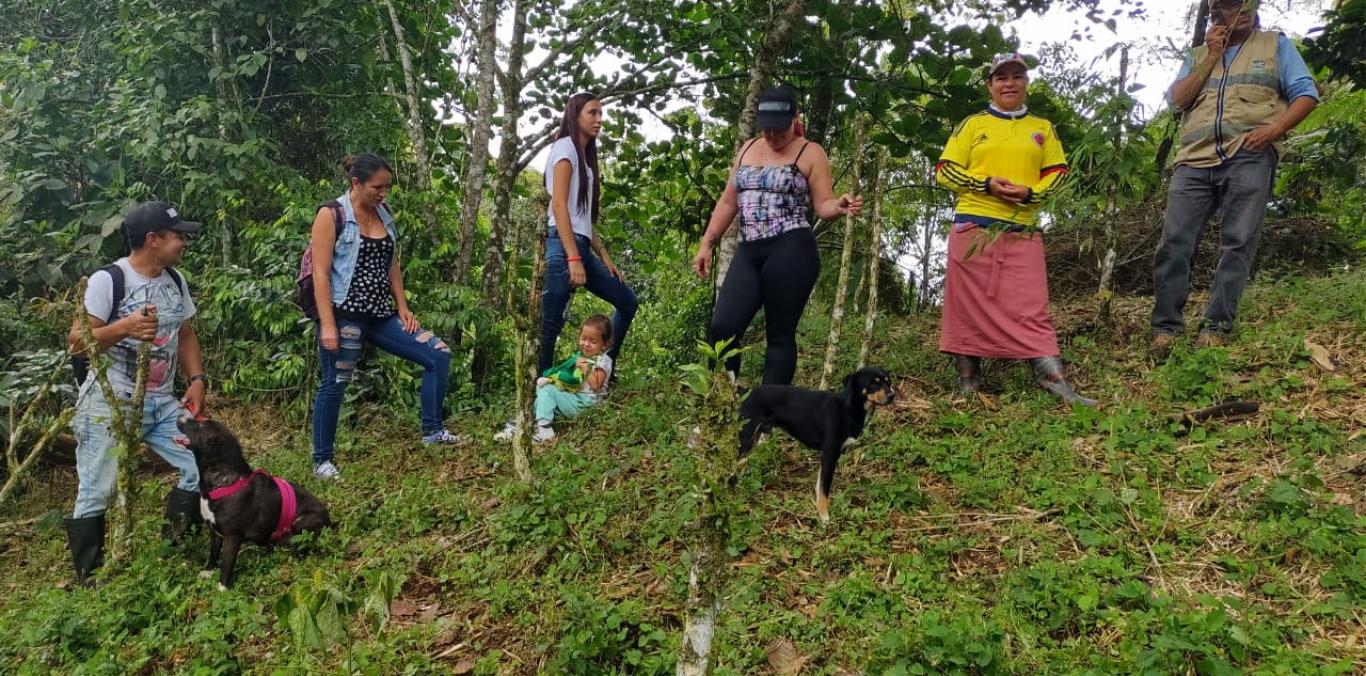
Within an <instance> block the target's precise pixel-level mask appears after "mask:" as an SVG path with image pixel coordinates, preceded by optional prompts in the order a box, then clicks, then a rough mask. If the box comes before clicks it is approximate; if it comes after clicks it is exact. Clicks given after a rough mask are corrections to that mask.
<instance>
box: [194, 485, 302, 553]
mask: <svg viewBox="0 0 1366 676" xmlns="http://www.w3.org/2000/svg"><path fill="white" fill-rule="evenodd" d="M257 475H260V476H263V477H266V478H267V479H270V480H271V481H274V482H275V485H276V487H278V488H279V489H280V521H279V523H277V524H276V525H275V532H273V533H271V534H270V541H271V542H279V541H281V540H283V539H285V538H286V537H289V534H290V533H292V532H293V531H294V516H295V514H296V513H297V512H298V509H299V500H298V498H297V497H296V496H295V495H294V487H293V486H291V485H290V484H289V482H288V481H285V480H284V479H281V478H280V477H278V476H271V475H269V474H267V473H266V472H265V470H260V469H258V470H256V471H254V472H252V473H251V474H248V475H246V476H244V477H242V478H241V479H238V480H237V481H234V482H232V483H230V484H228V485H226V486H220V487H218V488H215V489H213V490H211V491H209V500H210V501H214V500H222V499H223V498H226V497H228V496H229V495H233V494H234V493H237V492H238V491H240V490H242V489H243V488H246V487H247V484H248V483H250V482H251V479H252V477H255V476H257Z"/></svg>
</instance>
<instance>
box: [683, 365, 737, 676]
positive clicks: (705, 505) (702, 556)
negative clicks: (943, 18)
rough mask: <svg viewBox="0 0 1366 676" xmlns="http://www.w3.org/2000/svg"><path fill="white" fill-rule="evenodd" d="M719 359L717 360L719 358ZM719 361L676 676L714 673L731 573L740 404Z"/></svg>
mask: <svg viewBox="0 0 1366 676" xmlns="http://www.w3.org/2000/svg"><path fill="white" fill-rule="evenodd" d="M717 356H719V355H717ZM722 361H723V360H721V359H716V360H715V362H716V364H717V366H716V369H715V370H714V371H713V372H712V374H711V379H710V381H709V382H708V389H707V392H706V393H705V394H704V396H703V400H702V402H701V406H700V407H699V408H700V413H701V416H700V418H701V420H700V421H699V424H698V428H699V434H698V446H699V448H700V449H701V457H700V458H699V460H700V462H699V463H698V476H697V480H696V485H695V486H694V491H695V492H696V493H697V494H698V495H699V496H701V497H700V500H699V503H700V504H698V506H697V516H696V517H695V519H694V521H693V523H692V525H691V527H690V528H689V529H688V530H687V534H686V537H687V538H688V540H689V541H690V542H689V544H688V556H689V560H690V565H689V567H688V606H687V616H686V617H685V619H684V624H683V640H682V642H681V643H680V645H679V649H678V664H677V667H676V669H675V673H676V674H678V675H679V676H703V675H704V674H707V673H708V672H709V671H710V667H711V648H712V643H713V641H714V640H715V638H716V627H717V624H718V617H719V616H720V614H721V597H722V591H723V590H724V589H725V585H726V577H727V571H728V570H729V568H730V566H729V565H727V560H726V559H727V557H726V538H727V537H728V534H729V533H730V522H729V518H730V517H729V515H730V513H731V507H730V503H731V502H732V497H731V493H732V491H733V488H732V487H733V486H734V484H735V482H734V477H735V466H736V461H737V459H738V458H737V452H736V451H737V448H736V444H735V439H736V438H737V437H738V435H739V413H738V412H739V408H740V406H739V401H738V399H737V398H736V393H735V383H734V382H733V381H732V380H731V379H730V377H729V376H728V375H727V374H726V372H725V367H724V366H722V365H721V363H722Z"/></svg>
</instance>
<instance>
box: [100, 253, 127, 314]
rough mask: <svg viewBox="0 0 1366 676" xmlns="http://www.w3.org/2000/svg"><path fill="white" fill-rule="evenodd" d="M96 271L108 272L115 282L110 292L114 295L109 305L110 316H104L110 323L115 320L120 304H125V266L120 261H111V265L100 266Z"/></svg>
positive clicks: (111, 279)
mask: <svg viewBox="0 0 1366 676" xmlns="http://www.w3.org/2000/svg"><path fill="white" fill-rule="evenodd" d="M96 272H104V273H106V274H108V275H109V279H110V281H112V282H113V284H112V287H113V288H112V289H111V292H112V293H111V294H110V295H111V296H112V300H113V302H112V303H110V305H109V316H108V317H105V318H104V323H105V324H108V323H109V322H111V321H113V319H114V315H116V314H118V312H119V306H120V305H122V304H123V293H124V286H125V284H124V278H123V268H122V267H120V266H119V264H118V263H110V264H109V265H106V266H104V267H102V268H100V269H99V270H97V271H96Z"/></svg>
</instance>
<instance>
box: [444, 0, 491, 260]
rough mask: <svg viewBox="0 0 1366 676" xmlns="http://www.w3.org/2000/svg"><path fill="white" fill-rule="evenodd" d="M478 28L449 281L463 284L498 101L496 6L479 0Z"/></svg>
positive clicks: (481, 195)
mask: <svg viewBox="0 0 1366 676" xmlns="http://www.w3.org/2000/svg"><path fill="white" fill-rule="evenodd" d="M479 6H480V10H479V18H478V25H477V26H471V27H470V28H472V29H474V30H475V35H477V36H478V40H477V43H476V45H477V46H476V48H475V56H476V61H477V62H478V64H479V66H478V73H477V75H476V76H475V92H476V94H475V102H476V107H475V113H474V119H473V120H471V121H470V127H471V128H470V131H469V135H468V137H469V144H468V145H467V146H466V149H465V172H464V177H463V178H464V184H465V195H464V198H463V199H462V200H461V203H460V250H459V252H458V253H457V254H456V261H455V267H454V268H453V270H452V274H451V281H453V282H455V283H456V284H464V283H465V277H466V275H467V274H469V270H470V258H471V256H472V255H473V253H474V240H475V237H476V235H477V227H476V226H477V225H478V223H479V205H480V204H481V203H482V202H483V198H484V177H485V175H486V174H487V173H488V167H487V166H486V165H487V164H488V159H489V139H491V138H492V137H493V112H494V110H495V109H496V108H497V107H498V101H497V100H496V99H494V98H493V81H494V76H495V75H496V73H497V70H498V62H497V55H496V53H495V52H496V49H497V46H498V36H497V34H496V29H497V27H498V3H497V2H496V1H495V0H482V2H480V3H479Z"/></svg>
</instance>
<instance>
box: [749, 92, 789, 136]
mask: <svg viewBox="0 0 1366 676" xmlns="http://www.w3.org/2000/svg"><path fill="white" fill-rule="evenodd" d="M796 116H797V91H796V90H795V89H793V88H791V87H789V86H787V85H779V86H777V87H769V88H768V89H765V90H764V91H763V92H762V93H760V94H759V109H758V110H757V111H755V115H754V123H755V124H756V125H758V127H759V128H760V129H782V128H784V127H786V126H787V125H789V124H792V118H794V117H796Z"/></svg>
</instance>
